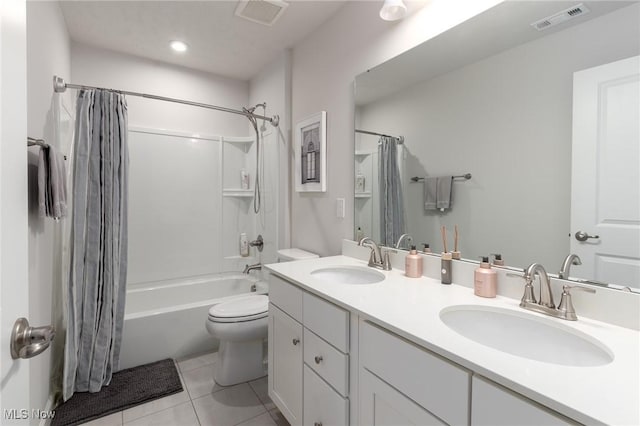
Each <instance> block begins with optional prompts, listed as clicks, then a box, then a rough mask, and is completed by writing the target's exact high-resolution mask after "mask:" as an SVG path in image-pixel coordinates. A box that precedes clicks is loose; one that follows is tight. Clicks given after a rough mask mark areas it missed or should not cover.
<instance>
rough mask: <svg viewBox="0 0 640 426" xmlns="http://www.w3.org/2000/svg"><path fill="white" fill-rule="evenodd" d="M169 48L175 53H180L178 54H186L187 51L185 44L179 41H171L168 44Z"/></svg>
mask: <svg viewBox="0 0 640 426" xmlns="http://www.w3.org/2000/svg"><path fill="white" fill-rule="evenodd" d="M169 46H171V48H172V49H173V50H175V51H176V52H180V53H182V52H186V51H187V49H188V46H187V44H186V43H185V42H182V41H180V40H173V41H172V42H171V43H170V44H169Z"/></svg>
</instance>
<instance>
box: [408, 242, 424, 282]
mask: <svg viewBox="0 0 640 426" xmlns="http://www.w3.org/2000/svg"><path fill="white" fill-rule="evenodd" d="M404 274H405V275H406V276H407V277H410V278H420V277H421V276H422V256H420V255H419V254H418V251H417V250H416V246H411V251H409V254H408V255H407V257H405V258H404Z"/></svg>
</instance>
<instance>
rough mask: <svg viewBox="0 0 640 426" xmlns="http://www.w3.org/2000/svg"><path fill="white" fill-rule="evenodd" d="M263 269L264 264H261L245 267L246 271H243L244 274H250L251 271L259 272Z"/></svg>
mask: <svg viewBox="0 0 640 426" xmlns="http://www.w3.org/2000/svg"><path fill="white" fill-rule="evenodd" d="M261 269H262V264H260V263H255V264H253V265H248V264H247V265H245V266H244V270H243V271H242V273H243V274H248V273H249V272H251V271H257V270H261Z"/></svg>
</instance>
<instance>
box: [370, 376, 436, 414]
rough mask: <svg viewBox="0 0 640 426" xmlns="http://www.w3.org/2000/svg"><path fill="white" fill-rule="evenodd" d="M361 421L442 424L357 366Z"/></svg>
mask: <svg viewBox="0 0 640 426" xmlns="http://www.w3.org/2000/svg"><path fill="white" fill-rule="evenodd" d="M360 423H361V424H363V425H371V426H383V425H385V426H386V425H388V426H396V425H420V426H422V425H425V426H431V425H444V424H445V423H444V422H442V421H440V419H438V418H437V417H435V416H434V415H433V414H431V413H430V412H428V411H427V410H425V409H424V408H422V407H421V406H419V405H418V404H416V403H415V402H413V401H412V400H411V399H409V397H407V396H406V395H404V394H402V393H400V392H398V391H397V390H396V389H395V388H393V387H391V386H390V385H388V384H387V383H386V382H384V381H382V380H381V379H379V378H378V377H377V376H375V375H374V374H372V373H370V372H369V371H368V370H366V369H364V368H363V369H361V370H360Z"/></svg>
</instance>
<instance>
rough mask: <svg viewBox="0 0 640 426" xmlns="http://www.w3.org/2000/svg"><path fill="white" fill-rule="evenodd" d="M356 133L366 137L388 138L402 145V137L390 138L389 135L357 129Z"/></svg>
mask: <svg viewBox="0 0 640 426" xmlns="http://www.w3.org/2000/svg"><path fill="white" fill-rule="evenodd" d="M356 133H364V134H366V135H374V136H385V137H388V138H393V139H397V140H398V143H399V144H403V143H404V136H391V135H385V134H384V133H377V132H370V131H368V130H359V129H356Z"/></svg>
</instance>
